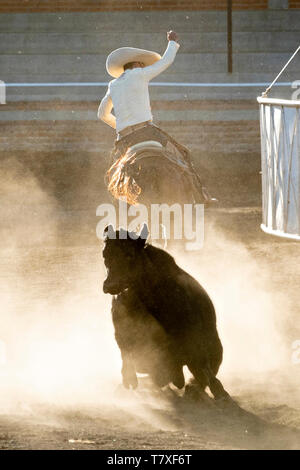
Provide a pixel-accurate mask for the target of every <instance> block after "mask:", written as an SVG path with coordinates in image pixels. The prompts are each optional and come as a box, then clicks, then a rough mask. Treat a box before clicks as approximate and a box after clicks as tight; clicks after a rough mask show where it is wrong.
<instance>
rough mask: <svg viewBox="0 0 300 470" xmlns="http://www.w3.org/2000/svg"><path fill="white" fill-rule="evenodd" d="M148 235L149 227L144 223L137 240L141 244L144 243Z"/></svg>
mask: <svg viewBox="0 0 300 470" xmlns="http://www.w3.org/2000/svg"><path fill="white" fill-rule="evenodd" d="M148 235H149V229H148V227H147V224H144V225H143V228H142V230H141V232H140V235H139V240H140V241H141V242H142V243H143V245H145V243H146V241H147V238H148Z"/></svg>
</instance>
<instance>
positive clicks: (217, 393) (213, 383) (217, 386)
mask: <svg viewBox="0 0 300 470" xmlns="http://www.w3.org/2000/svg"><path fill="white" fill-rule="evenodd" d="M208 377H209V388H210V391H211V393H212V394H213V396H214V397H215V399H216V400H221V399H228V398H230V396H229V393H228V392H226V390H225V388H224V387H223V385H222V383H221V382H220V380H219V379H217V377H215V376H214V375H213V374H212V373H211V372H208Z"/></svg>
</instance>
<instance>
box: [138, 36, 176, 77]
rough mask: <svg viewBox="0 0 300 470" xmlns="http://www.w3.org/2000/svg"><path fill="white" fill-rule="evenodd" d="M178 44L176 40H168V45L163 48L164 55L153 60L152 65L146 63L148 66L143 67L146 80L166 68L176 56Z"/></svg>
mask: <svg viewBox="0 0 300 470" xmlns="http://www.w3.org/2000/svg"><path fill="white" fill-rule="evenodd" d="M179 47H180V46H179V44H178V42H176V41H169V44H168V47H167V49H166V50H165V53H164V55H163V56H162V58H161V59H160V60H158V61H157V62H155V63H154V64H152V65H148V67H144V68H143V73H144V76H145V77H146V78H147V80H152V78H154V77H156V76H157V75H159V74H160V73H162V72H163V71H164V70H166V69H167V68H168V67H169V66H170V65H171V64H172V62H173V61H174V59H175V57H176V53H177V51H178V49H179Z"/></svg>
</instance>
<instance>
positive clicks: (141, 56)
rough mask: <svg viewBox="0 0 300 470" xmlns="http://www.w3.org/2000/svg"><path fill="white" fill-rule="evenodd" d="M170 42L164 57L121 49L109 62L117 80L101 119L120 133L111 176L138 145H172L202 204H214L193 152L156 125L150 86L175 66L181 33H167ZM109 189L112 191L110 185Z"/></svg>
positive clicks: (104, 102)
mask: <svg viewBox="0 0 300 470" xmlns="http://www.w3.org/2000/svg"><path fill="white" fill-rule="evenodd" d="M167 39H168V47H167V49H166V51H165V53H164V54H163V56H162V57H161V56H160V55H159V54H157V53H156V52H152V51H147V50H143V49H137V48H133V47H121V48H119V49H116V50H114V51H113V52H111V53H110V54H109V56H108V58H107V61H106V69H107V72H108V73H109V74H110V75H111V76H112V77H114V80H112V81H111V82H110V83H109V85H108V90H107V93H106V95H105V96H104V98H103V99H102V101H101V103H100V106H99V109H98V118H99V119H101V120H102V121H104V122H105V123H106V124H108V125H109V126H111V127H113V128H114V129H116V133H117V139H116V141H115V146H114V149H113V152H112V155H113V161H114V164H113V165H112V167H111V168H110V170H109V171H108V175H109V177H111V175H112V174H113V171H114V170H115V169H116V168H117V164H118V160H120V159H121V158H122V156H124V155H125V154H126V152H127V150H128V149H130V148H131V147H132V146H134V145H136V144H138V143H141V142H151V143H152V144H153V141H154V143H155V142H159V143H160V144H161V145H162V146H163V147H165V148H166V146H167V145H168V144H172V145H173V147H174V146H175V147H176V150H177V154H179V155H180V157H179V160H180V158H181V163H182V165H183V166H184V165H186V166H188V168H189V171H190V172H191V173H192V174H193V179H194V183H195V186H196V187H197V193H198V201H199V202H211V201H213V199H212V198H211V197H210V196H209V194H208V192H207V190H206V189H205V188H204V187H203V186H202V184H201V181H200V179H199V176H198V174H197V173H196V172H195V170H194V167H193V165H192V162H191V159H190V154H189V151H188V150H187V149H186V148H185V147H183V146H182V145H180V144H178V143H177V142H176V141H175V140H174V139H173V138H172V137H171V136H169V135H168V134H167V133H166V132H164V131H163V130H162V129H160V128H159V127H157V126H156V125H154V124H153V122H152V119H153V116H152V113H151V106H150V98H149V90H148V84H149V82H150V80H152V79H153V78H154V77H156V76H157V75H159V74H160V73H162V72H163V71H164V70H166V69H167V68H168V67H169V66H170V65H171V64H172V62H173V61H174V59H175V56H176V53H177V51H178V49H179V47H180V46H179V44H178V36H177V33H175V32H174V31H170V32H168V33H167ZM112 109H114V115H113V114H112V112H111V111H112ZM177 161H178V159H177ZM122 163H124V160H123V161H122ZM179 164H180V162H179ZM123 167H124V165H123V164H121V165H120V164H119V170H120V168H123ZM108 187H109V189H111V188H110V185H108ZM112 192H113V191H112ZM115 195H116V193H115Z"/></svg>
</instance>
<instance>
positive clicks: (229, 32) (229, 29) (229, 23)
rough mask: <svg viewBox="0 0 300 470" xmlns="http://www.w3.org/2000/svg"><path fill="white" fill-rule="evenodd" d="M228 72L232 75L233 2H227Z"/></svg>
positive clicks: (228, 0)
mask: <svg viewBox="0 0 300 470" xmlns="http://www.w3.org/2000/svg"><path fill="white" fill-rule="evenodd" d="M227 72H228V73H232V0H227Z"/></svg>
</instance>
